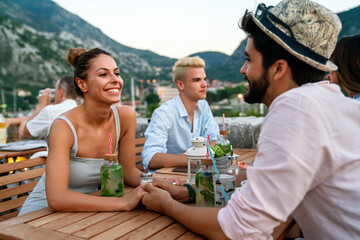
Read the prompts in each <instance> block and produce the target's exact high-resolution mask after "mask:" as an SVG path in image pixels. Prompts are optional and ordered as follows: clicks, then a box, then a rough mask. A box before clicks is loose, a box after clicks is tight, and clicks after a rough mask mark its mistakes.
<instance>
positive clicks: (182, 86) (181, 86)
mask: <svg viewBox="0 0 360 240" xmlns="http://www.w3.org/2000/svg"><path fill="white" fill-rule="evenodd" d="M176 87H177V88H178V90H179V91H180V90H184V82H183V81H181V80H176Z"/></svg>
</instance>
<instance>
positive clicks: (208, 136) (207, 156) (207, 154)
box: [206, 134, 210, 158]
mask: <svg viewBox="0 0 360 240" xmlns="http://www.w3.org/2000/svg"><path fill="white" fill-rule="evenodd" d="M207 142H208V143H210V135H209V134H208V135H207ZM206 158H209V149H208V148H206Z"/></svg>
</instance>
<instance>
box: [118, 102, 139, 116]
mask: <svg viewBox="0 0 360 240" xmlns="http://www.w3.org/2000/svg"><path fill="white" fill-rule="evenodd" d="M116 109H117V110H118V113H119V116H120V117H130V118H133V117H135V118H136V113H135V111H134V109H133V108H132V107H130V106H126V105H121V106H116Z"/></svg>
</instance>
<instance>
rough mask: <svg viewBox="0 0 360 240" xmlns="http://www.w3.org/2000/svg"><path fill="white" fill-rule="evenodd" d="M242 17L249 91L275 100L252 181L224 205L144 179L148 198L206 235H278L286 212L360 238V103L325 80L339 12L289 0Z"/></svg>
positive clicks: (320, 230)
mask: <svg viewBox="0 0 360 240" xmlns="http://www.w3.org/2000/svg"><path fill="white" fill-rule="evenodd" d="M240 26H241V28H242V29H243V30H244V31H245V32H246V33H247V35H248V42H247V46H246V49H245V55H246V58H247V59H246V62H245V63H244V65H243V66H242V68H241V70H240V72H241V73H242V74H244V75H245V76H246V80H247V81H248V82H249V86H248V92H247V94H246V95H245V100H246V101H247V102H249V103H259V102H262V103H265V104H266V105H267V106H268V107H269V111H268V114H267V116H266V117H265V119H264V121H263V124H262V127H261V132H260V136H259V140H258V146H257V147H258V154H257V155H256V158H255V161H254V165H253V166H252V167H248V170H247V179H248V181H247V183H246V184H245V185H244V186H243V187H242V188H240V189H237V190H236V191H235V193H233V194H232V196H231V199H230V200H229V202H228V203H227V206H226V207H224V208H221V209H219V208H205V207H191V206H188V205H185V204H182V203H180V202H182V201H184V195H185V196H186V194H187V191H186V189H184V187H182V186H170V184H164V183H160V182H159V181H155V182H154V183H153V185H151V184H144V185H143V186H142V187H143V188H144V189H145V190H146V191H147V194H145V195H144V196H143V198H142V202H143V204H144V205H145V206H146V207H147V208H149V209H152V210H155V211H158V212H161V213H165V214H166V215H168V216H170V217H172V218H174V219H175V220H177V221H178V222H180V223H181V224H183V225H184V226H186V227H187V228H189V229H190V230H192V231H194V232H196V233H198V234H200V235H203V236H204V237H206V238H209V239H227V238H229V239H272V237H271V234H272V232H273V229H274V228H275V227H276V226H278V225H279V224H280V223H281V222H283V221H285V220H286V219H287V218H288V216H290V215H292V216H293V217H294V219H295V220H296V222H297V223H298V224H299V226H300V227H301V230H302V233H303V235H304V237H305V239H357V238H359V236H360V208H359V207H358V203H359V202H360V188H359V182H360V174H359V172H360V148H359V146H360V137H359V136H360V125H359V123H358V122H359V119H360V103H359V102H358V101H353V100H351V99H349V98H345V97H344V96H343V95H342V93H341V91H340V88H339V87H338V86H337V85H335V84H330V82H329V81H326V80H324V79H325V73H326V72H329V71H334V70H336V69H337V66H336V65H335V64H334V63H332V62H331V61H330V60H329V58H330V55H331V53H332V52H333V50H334V48H335V45H336V41H337V38H338V34H339V32H340V30H341V22H340V20H339V18H338V17H337V15H336V14H334V13H332V12H331V11H330V10H328V9H326V8H325V7H323V6H321V5H319V4H317V3H315V2H313V1H309V0H301V1H300V0H283V1H281V2H280V3H279V4H277V5H276V6H275V7H267V6H266V5H265V4H259V6H258V8H257V10H256V11H255V13H248V12H246V13H245V15H244V16H243V18H242V20H241V22H240ZM161 188H163V189H166V190H168V191H164V190H163V189H161ZM189 192H190V191H189ZM185 199H186V198H185ZM177 200H179V201H177Z"/></svg>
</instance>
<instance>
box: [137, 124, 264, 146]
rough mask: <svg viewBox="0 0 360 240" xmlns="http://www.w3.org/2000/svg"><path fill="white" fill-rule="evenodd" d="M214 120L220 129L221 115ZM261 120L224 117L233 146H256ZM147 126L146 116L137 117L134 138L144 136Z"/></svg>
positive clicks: (221, 125)
mask: <svg viewBox="0 0 360 240" xmlns="http://www.w3.org/2000/svg"><path fill="white" fill-rule="evenodd" d="M215 121H216V122H217V123H218V124H219V128H220V129H222V127H223V121H222V117H215ZM262 121H263V118H257V117H235V118H225V130H228V131H229V135H228V139H229V141H230V142H231V144H232V145H233V147H234V148H256V143H257V140H258V138H259V133H260V127H261V123H262ZM147 126H148V119H147V118H138V119H137V126H136V138H142V137H144V133H145V130H146V128H147Z"/></svg>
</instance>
